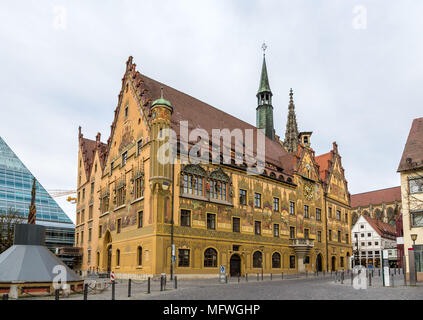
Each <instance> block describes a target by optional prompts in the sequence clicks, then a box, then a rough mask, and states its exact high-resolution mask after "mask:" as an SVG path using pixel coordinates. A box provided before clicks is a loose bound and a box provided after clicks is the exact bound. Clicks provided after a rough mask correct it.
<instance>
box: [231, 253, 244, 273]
mask: <svg viewBox="0 0 423 320" xmlns="http://www.w3.org/2000/svg"><path fill="white" fill-rule="evenodd" d="M229 273H230V275H231V277H240V276H241V257H240V256H239V255H238V254H233V255H232V257H231V260H230V262H229Z"/></svg>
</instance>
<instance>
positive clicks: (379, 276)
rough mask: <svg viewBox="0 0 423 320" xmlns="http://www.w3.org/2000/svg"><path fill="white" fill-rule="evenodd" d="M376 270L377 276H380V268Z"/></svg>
mask: <svg viewBox="0 0 423 320" xmlns="http://www.w3.org/2000/svg"><path fill="white" fill-rule="evenodd" d="M377 271H378V273H379V275H378V276H379V277H380V269H378V270H377Z"/></svg>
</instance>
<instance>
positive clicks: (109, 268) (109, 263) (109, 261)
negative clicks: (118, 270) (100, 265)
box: [107, 246, 112, 272]
mask: <svg viewBox="0 0 423 320" xmlns="http://www.w3.org/2000/svg"><path fill="white" fill-rule="evenodd" d="M110 271H112V246H109V247H108V248H107V272H110Z"/></svg>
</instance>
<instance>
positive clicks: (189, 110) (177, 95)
mask: <svg viewBox="0 0 423 320" xmlns="http://www.w3.org/2000/svg"><path fill="white" fill-rule="evenodd" d="M135 66H136V65H135V64H133V63H132V57H130V58H129V60H128V62H127V70H126V73H125V76H124V79H123V81H124V80H125V78H126V77H131V78H132V79H133V81H134V83H135V84H136V88H137V90H138V93H139V95H140V96H141V97H143V100H144V106H143V107H144V108H145V110H144V111H145V114H146V115H147V116H149V113H150V107H151V102H152V101H154V100H155V99H158V98H159V97H160V96H161V89H160V88H161V87H163V90H164V98H165V99H166V100H168V101H170V103H171V104H172V107H173V114H172V129H173V130H174V131H175V132H176V134H177V135H178V138H179V124H180V121H188V131H189V132H190V131H191V130H193V129H195V128H201V129H204V130H206V131H207V132H208V133H209V136H210V138H211V133H212V129H225V128H227V129H229V130H233V129H241V130H242V131H243V133H245V131H244V130H246V129H252V130H253V131H254V136H255V137H256V131H257V130H258V129H257V128H256V127H254V126H252V125H250V124H248V123H246V122H244V121H242V120H240V119H238V118H236V117H234V116H231V115H230V114H228V113H226V112H223V111H221V110H219V109H217V108H215V107H212V106H211V105H208V104H207V103H204V102H202V101H200V100H198V99H196V98H193V97H191V96H189V95H188V94H185V93H183V92H180V91H178V90H176V89H174V88H172V87H169V86H167V85H165V84H163V83H161V82H158V81H156V80H153V79H151V78H149V77H147V76H145V75H143V74H141V73H139V72H138V71H136V69H135ZM121 97H122V92H121V94H120V95H119V100H120V99H121ZM118 109H119V104H118V107H117V108H116V110H115V120H114V121H113V124H112V126H111V134H110V137H112V136H113V132H114V129H115V126H116V121H117V114H118V113H119V110H118ZM265 139H266V140H265V159H266V163H268V164H272V165H274V166H276V167H279V168H282V169H283V174H284V175H285V174H286V175H288V176H290V175H292V173H293V163H294V161H293V159H292V161H291V158H293V156H292V155H290V154H288V152H287V151H286V150H285V149H284V148H283V146H282V145H281V144H280V143H279V142H278V141H273V140H271V139H269V138H267V137H265ZM110 140H111V138H109V140H108V144H109V145H110V143H111V142H110ZM232 140H233V139H232ZM232 146H234V142H233V141H232ZM232 149H234V147H233V148H232ZM256 150H257V148H256V139H254V151H256ZM285 178H287V177H285ZM285 180H286V179H285Z"/></svg>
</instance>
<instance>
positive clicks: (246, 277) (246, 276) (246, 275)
mask: <svg viewBox="0 0 423 320" xmlns="http://www.w3.org/2000/svg"><path fill="white" fill-rule="evenodd" d="M245 281H247V282H248V273H246V274H245Z"/></svg>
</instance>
